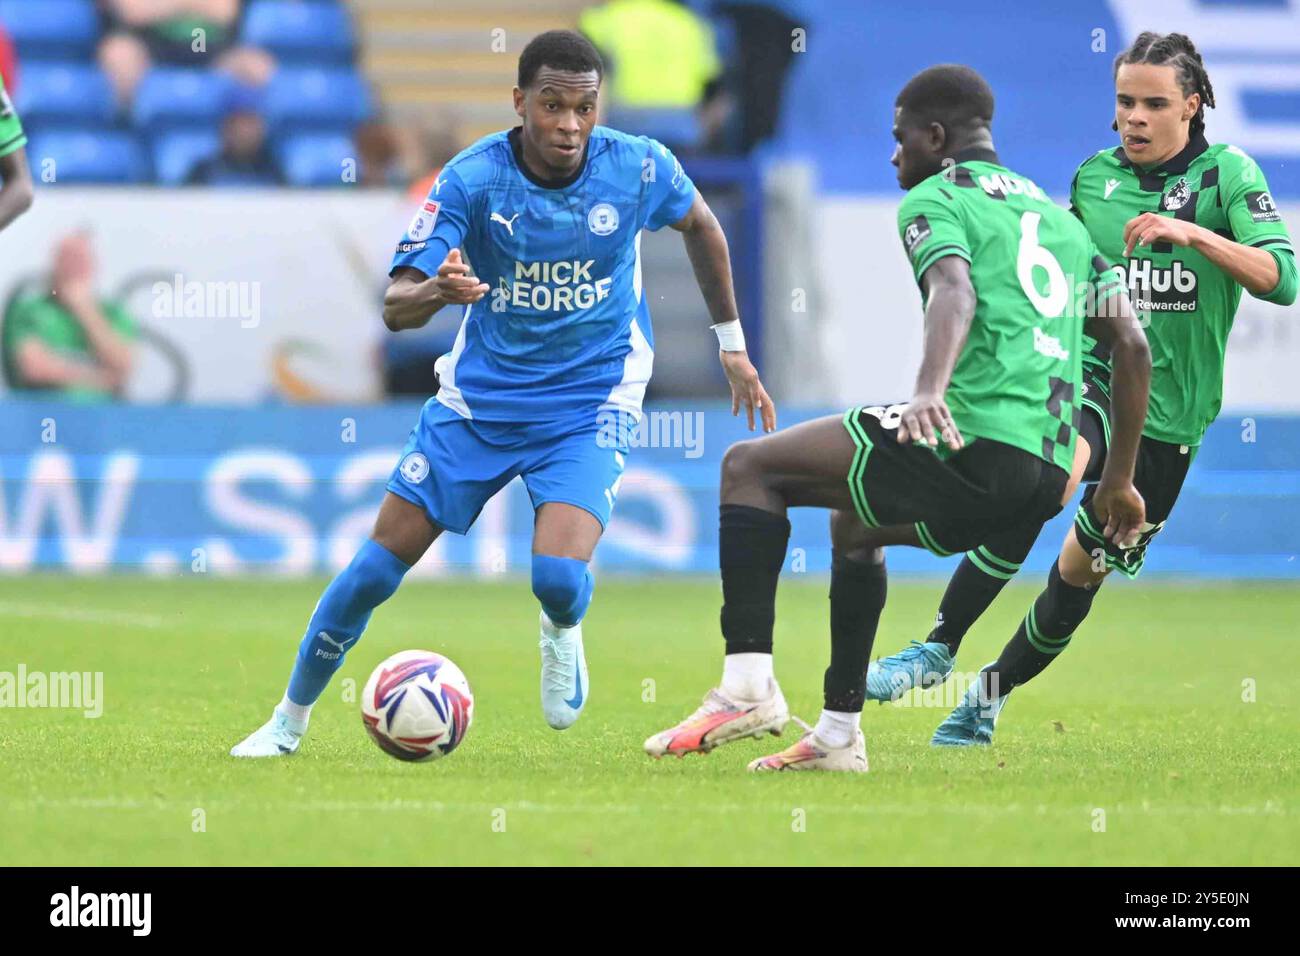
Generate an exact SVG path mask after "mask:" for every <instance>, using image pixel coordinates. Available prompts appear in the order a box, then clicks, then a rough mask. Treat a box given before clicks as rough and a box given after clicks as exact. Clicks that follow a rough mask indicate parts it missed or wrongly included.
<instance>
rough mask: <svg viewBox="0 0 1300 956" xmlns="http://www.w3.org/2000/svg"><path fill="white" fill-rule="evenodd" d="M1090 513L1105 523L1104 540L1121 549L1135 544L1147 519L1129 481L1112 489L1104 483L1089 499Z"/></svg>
mask: <svg viewBox="0 0 1300 956" xmlns="http://www.w3.org/2000/svg"><path fill="white" fill-rule="evenodd" d="M1092 510H1093V511H1094V512H1096V514H1097V517H1098V518H1100V519H1101V520H1102V521H1104V522H1106V529H1105V530H1104V531H1103V532H1102V533H1101V534H1102V537H1103V538H1105V539H1106V540H1107V541H1110V542H1112V543H1114V544H1116V545H1118V546H1119V547H1121V548H1131V547H1133V546H1134V545H1135V544H1137V542H1138V537H1139V536H1140V535H1141V534H1142V525H1143V523H1145V522H1146V520H1147V504H1146V502H1145V501H1143V500H1142V495H1141V493H1140V492H1139V491H1138V490H1137V489H1136V488H1134V487H1133V483H1132V482H1131V481H1130V482H1125V483H1123V484H1117V485H1114V486H1111V485H1108V484H1107V482H1106V481H1105V480H1103V481H1102V482H1101V484H1099V485H1097V490H1096V492H1094V494H1093V496H1092Z"/></svg>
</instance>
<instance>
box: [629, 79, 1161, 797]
mask: <svg viewBox="0 0 1300 956" xmlns="http://www.w3.org/2000/svg"><path fill="white" fill-rule="evenodd" d="M896 107H897V108H896V115H895V124H894V134H895V136H896V138H897V139H898V144H899V145H898V148H897V149H896V151H895V154H894V160H893V162H894V164H895V165H896V166H897V167H898V179H899V183H900V185H901V186H902V187H903V188H904V189H907V190H909V192H908V195H907V198H906V199H905V200H904V201H903V204H902V206H901V207H900V209H899V214H898V215H899V219H898V224H899V234H900V237H901V239H902V241H903V245H904V247H905V249H906V251H907V254H908V256H909V258H910V259H911V263H912V269H913V272H914V274H915V276H916V279H917V282H918V284H919V285H920V287H921V291H922V293H923V296H924V304H925V347H924V356H923V358H922V362H921V369H920V372H919V373H918V375H917V384H916V392H915V396H914V397H913V399H912V400H911V401H910V402H909V403H907V404H900V405H891V406H887V407H886V406H875V407H870V408H854V409H850V410H849V411H848V412H847V413H846V414H845V415H843V416H842V417H841V416H831V417H828V418H823V419H819V420H816V421H812V422H807V423H805V424H802V425H799V426H796V427H795V428H791V429H789V430H788V431H785V432H781V433H778V434H775V435H770V436H767V437H764V438H760V439H757V440H754V441H746V442H741V443H739V444H737V445H734V446H732V448H730V449H729V450H728V452H727V454H726V456H725V458H724V459H723V464H722V489H721V492H722V494H721V497H722V506H721V521H720V539H719V556H720V563H721V567H722V590H723V601H724V605H723V608H722V632H723V636H724V638H725V639H726V651H727V656H726V659H725V663H724V669H723V680H722V685H721V686H720V687H719V688H716V689H715V690H712V691H710V692H709V694H708V695H707V696H706V697H705V701H704V705H703V706H702V707H701V708H700V709H699V710H698V711H696V713H695V714H693V715H692V716H691V717H689V718H687V719H686V720H685V721H683V722H682V723H681V724H678V725H677V726H675V727H673V728H670V729H669V730H666V731H663V732H662V733H660V734H656V735H655V736H654V737H651V738H650V739H649V740H648V741H646V745H645V746H646V750H647V751H648V752H649V753H651V754H652V755H655V756H661V755H663V754H667V753H675V754H683V753H686V752H689V751H694V750H709V749H712V747H714V746H717V745H718V744H720V743H725V742H727V741H729V740H734V739H737V738H739V737H743V736H757V735H759V734H762V733H765V732H769V731H770V732H773V733H776V732H779V731H780V729H781V728H782V727H783V726H784V724H785V723H786V722H787V721H788V720H789V719H790V718H789V710H788V708H787V707H786V705H785V700H784V698H783V696H782V695H781V691H780V688H779V687H778V686H777V684H776V681H775V679H774V678H773V675H772V630H773V620H774V607H775V599H776V587H777V578H778V576H779V574H780V570H781V566H782V564H783V563H784V560H785V551H786V544H787V540H788V538H789V533H790V523H789V521H788V520H787V518H786V510H787V509H788V508H791V507H821V508H831V509H834V513H833V514H832V517H831V537H832V546H833V562H832V571H831V661H830V667H829V669H828V670H827V671H826V678H825V685H824V693H825V707H824V709H823V711H822V714H821V719H820V720H819V721H818V723H817V727H816V728H815V729H811V730H810V731H809V732H808V733H807V734H805V735H804V736H803V738H802V739H801V740H799V741H798V742H797V743H795V744H794V745H793V746H791V747H789V748H787V749H786V750H784V751H782V752H780V753H777V754H773V755H771V756H769V757H764V758H761V759H759V760H756V761H754V762H753V763H751V764H750V769H751V770H784V769H796V770H846V771H863V770H866V769H867V760H866V749H865V743H864V741H863V737H862V732H861V730H860V728H859V727H858V724H859V721H860V717H861V710H862V704H863V700H864V696H865V695H864V685H865V679H866V672H867V663H868V661H869V660H870V654H871V644H872V641H873V639H874V637H875V631H876V624H877V621H878V620H879V617H880V612H881V610H882V609H883V607H884V603H885V567H884V551H883V548H884V547H885V546H887V545H895V544H906V545H912V546H915V547H926V548H929V549H930V550H932V551H935V552H937V553H940V554H951V553H953V552H955V551H960V550H964V549H966V548H970V547H974V546H976V545H977V544H979V543H980V542H981V541H984V540H986V539H987V538H988V537H989V536H990V535H991V534H992V533H993V532H995V531H997V530H999V529H1001V528H1004V527H1006V526H1008V525H1013V524H1018V523H1020V522H1021V521H1023V520H1024V519H1025V518H1033V519H1036V520H1038V521H1043V520H1046V519H1047V518H1049V517H1051V516H1052V515H1054V514H1056V513H1057V512H1058V511H1060V509H1061V505H1062V503H1063V499H1064V497H1065V493H1066V489H1067V485H1068V483H1069V475H1070V469H1071V467H1072V464H1073V460H1074V446H1075V437H1076V433H1077V428H1078V422H1079V407H1080V393H1081V385H1082V381H1081V372H1080V367H1081V354H1080V353H1081V346H1082V343H1083V325H1084V322H1085V318H1086V319H1087V320H1088V321H1089V328H1090V330H1092V331H1093V332H1094V334H1096V335H1097V336H1099V337H1100V338H1102V339H1103V340H1105V341H1108V342H1110V343H1111V345H1112V347H1113V348H1114V350H1115V394H1114V397H1115V405H1116V410H1117V411H1116V415H1115V435H1114V442H1115V446H1114V449H1113V450H1112V453H1111V455H1110V458H1109V461H1108V462H1107V466H1106V470H1105V472H1104V473H1103V474H1102V476H1101V484H1100V486H1099V487H1098V490H1097V494H1096V495H1095V497H1094V506H1095V508H1096V511H1097V513H1098V514H1099V516H1100V519H1099V520H1100V521H1101V525H1102V528H1103V531H1104V533H1105V535H1106V536H1107V537H1108V538H1113V539H1114V540H1116V541H1121V540H1125V539H1129V538H1132V537H1134V536H1135V535H1136V534H1137V531H1138V528H1139V527H1140V526H1141V523H1142V520H1143V507H1142V499H1141V497H1140V496H1139V495H1138V494H1137V492H1136V491H1135V490H1134V488H1133V485H1132V471H1133V464H1134V456H1135V454H1136V452H1137V447H1138V439H1139V436H1140V432H1141V427H1142V421H1143V418H1144V415H1145V411H1146V400H1147V376H1148V374H1149V371H1150V364H1149V358H1148V353H1147V347H1146V340H1145V338H1144V337H1143V335H1142V330H1141V328H1140V327H1139V325H1138V323H1137V321H1136V319H1135V318H1134V316H1133V315H1132V314H1131V313H1130V311H1129V309H1128V304H1127V299H1126V297H1125V296H1124V294H1123V293H1124V286H1123V282H1122V279H1121V277H1120V276H1118V274H1117V271H1114V270H1108V269H1107V267H1106V264H1105V262H1104V261H1103V260H1102V259H1101V257H1100V256H1099V255H1098V254H1097V250H1096V249H1095V248H1094V246H1093V243H1092V240H1091V239H1089V238H1088V234H1087V230H1085V229H1084V228H1083V226H1082V225H1081V224H1080V223H1079V221H1078V220H1077V219H1075V218H1074V217H1073V216H1071V215H1069V213H1067V212H1066V211H1065V210H1063V209H1061V208H1060V207H1058V206H1056V205H1055V204H1054V203H1052V202H1051V200H1049V199H1048V197H1047V196H1046V195H1044V194H1043V192H1042V190H1041V189H1039V188H1038V186H1036V185H1035V184H1034V183H1033V182H1031V181H1030V180H1028V179H1026V178H1025V177H1023V176H1020V175H1018V174H1016V173H1014V172H1012V171H1011V170H1009V169H1008V168H1007V167H1005V166H1003V165H1002V163H1001V162H1000V161H999V159H998V156H997V154H996V153H995V152H994V151H993V140H992V136H991V133H990V130H989V125H990V122H991V120H992V116H993V94H992V92H991V91H990V90H989V88H988V85H987V84H986V83H985V82H984V80H983V79H982V78H981V77H980V76H979V75H978V74H977V73H975V72H974V71H973V70H971V69H969V68H968V67H962V66H939V67H932V68H931V69H929V70H925V71H924V72H922V73H920V74H918V75H917V76H916V77H914V78H913V79H912V80H911V81H910V82H909V83H908V84H907V86H906V87H905V88H904V89H903V91H902V93H900V94H899V97H898V100H897V103H896ZM873 320H874V321H890V320H891V319H890V318H889V317H873Z"/></svg>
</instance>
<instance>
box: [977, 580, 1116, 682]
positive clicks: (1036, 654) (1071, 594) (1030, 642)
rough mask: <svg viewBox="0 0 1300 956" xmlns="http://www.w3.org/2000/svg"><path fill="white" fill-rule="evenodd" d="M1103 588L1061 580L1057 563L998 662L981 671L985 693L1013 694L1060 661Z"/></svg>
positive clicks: (1096, 585) (1003, 649) (1098, 585)
mask: <svg viewBox="0 0 1300 956" xmlns="http://www.w3.org/2000/svg"><path fill="white" fill-rule="evenodd" d="M1100 588H1101V585H1100V584H1095V585H1093V586H1091V587H1075V586H1074V585H1072V584H1067V583H1066V582H1065V581H1063V580H1062V579H1061V567H1060V564H1059V563H1053V564H1052V570H1051V571H1050V572H1049V573H1048V575H1047V588H1046V590H1044V591H1043V593H1042V594H1040V595H1038V600H1036V601H1035V602H1034V605H1033V607H1031V608H1030V609H1029V613H1028V614H1026V615H1025V619H1024V620H1023V621H1021V622H1020V627H1019V628H1017V629H1016V633H1015V636H1014V637H1012V638H1011V640H1010V641H1008V642H1007V646H1006V647H1004V648H1002V653H1001V655H999V657H998V659H997V661H996V662H994V663H993V664H991V665H990V666H988V667H986V668H985V669H984V670H983V671H981V672H980V673H981V675H982V676H983V680H984V693H985V695H986V696H987V697H989V698H990V699H993V698H996V697H999V696H1001V695H1003V694H1006V693H1009V692H1010V691H1011V690H1012V688H1014V687H1018V686H1019V685H1021V684H1023V683H1025V682H1026V681H1028V680H1030V679H1031V678H1033V677H1036V676H1038V674H1039V673H1040V672H1041V671H1042V670H1043V669H1044V668H1045V667H1047V665H1048V664H1050V663H1052V661H1054V660H1056V658H1057V657H1058V656H1059V655H1060V653H1061V651H1063V650H1065V649H1066V647H1068V646H1069V644H1070V637H1071V635H1073V634H1074V632H1075V631H1076V630H1077V629H1078V627H1079V625H1080V624H1082V623H1083V619H1084V618H1085V617H1087V616H1088V611H1089V609H1090V608H1091V607H1092V600H1093V598H1095V597H1096V596H1097V591H1098V590H1100Z"/></svg>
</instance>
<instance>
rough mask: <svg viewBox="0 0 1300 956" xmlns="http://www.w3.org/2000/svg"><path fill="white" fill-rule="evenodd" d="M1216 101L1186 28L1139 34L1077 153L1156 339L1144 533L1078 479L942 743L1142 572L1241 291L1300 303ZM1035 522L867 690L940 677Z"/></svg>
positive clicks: (886, 663)
mask: <svg viewBox="0 0 1300 956" xmlns="http://www.w3.org/2000/svg"><path fill="white" fill-rule="evenodd" d="M1213 105H1214V91H1213V88H1212V87H1211V85H1210V79H1209V76H1208V75H1207V74H1206V71H1205V66H1204V64H1203V63H1202V61H1201V57H1200V55H1199V54H1198V53H1197V52H1196V47H1195V46H1194V45H1193V43H1192V41H1191V40H1190V39H1188V38H1187V37H1186V36H1184V35H1182V34H1178V33H1171V34H1167V35H1161V34H1157V33H1143V34H1142V35H1140V36H1139V37H1138V38H1137V39H1136V40H1135V41H1134V43H1133V45H1132V46H1131V47H1130V48H1129V49H1128V50H1125V51H1124V52H1123V53H1121V54H1120V55H1119V56H1118V57H1117V58H1116V61H1115V123H1114V129H1115V130H1116V132H1118V133H1119V134H1120V146H1119V147H1118V148H1116V147H1108V148H1106V149H1104V150H1102V151H1100V152H1099V153H1097V154H1096V155H1094V156H1093V157H1091V158H1090V159H1088V160H1087V161H1086V162H1084V163H1083V165H1082V166H1080V167H1079V170H1078V172H1077V173H1076V174H1075V177H1074V182H1073V185H1072V186H1071V190H1070V202H1071V211H1072V212H1074V214H1075V215H1076V216H1078V217H1079V219H1080V221H1082V222H1083V224H1084V225H1085V226H1086V227H1087V229H1088V231H1089V233H1090V234H1091V236H1092V238H1093V240H1094V241H1095V242H1096V244H1097V246H1098V248H1099V249H1100V250H1101V251H1102V253H1103V255H1105V256H1106V257H1107V259H1108V260H1109V261H1111V262H1118V263H1122V264H1123V265H1124V267H1125V269H1126V273H1127V280H1128V285H1129V288H1130V294H1131V296H1132V299H1133V305H1134V308H1135V310H1136V312H1137V313H1138V315H1139V316H1140V317H1141V318H1142V321H1143V325H1144V326H1146V328H1147V337H1148V339H1149V341H1150V344H1151V351H1152V365H1153V368H1152V373H1151V401H1150V411H1149V413H1148V416H1147V421H1146V425H1145V427H1144V429H1143V436H1142V443H1141V448H1140V449H1139V452H1138V459H1137V470H1136V475H1135V483H1136V485H1137V488H1138V491H1139V492H1140V493H1141V494H1142V496H1143V498H1144V499H1145V502H1146V507H1147V518H1146V522H1145V523H1144V524H1143V526H1142V533H1141V536H1140V538H1139V540H1138V542H1137V544H1136V546H1134V547H1131V548H1118V547H1115V546H1114V545H1113V544H1111V543H1109V542H1108V541H1106V540H1105V537H1106V536H1105V534H1104V528H1102V526H1101V521H1102V518H1101V516H1100V513H1099V512H1098V510H1097V508H1096V496H1095V494H1093V493H1092V492H1091V491H1089V492H1085V494H1084V498H1083V502H1082V504H1081V506H1080V507H1079V510H1078V513H1077V514H1076V516H1075V521H1074V526H1073V528H1072V529H1071V530H1070V532H1069V533H1068V534H1067V535H1066V539H1065V542H1064V544H1063V545H1062V548H1061V552H1060V556H1059V558H1058V559H1057V561H1056V563H1055V564H1054V565H1053V567H1052V569H1051V571H1050V573H1049V575H1048V581H1047V587H1046V589H1045V590H1044V591H1043V592H1042V594H1040V595H1039V597H1038V599H1037V600H1036V601H1035V602H1034V604H1033V606H1032V607H1031V608H1030V609H1029V613H1028V614H1027V615H1026V616H1025V618H1024V620H1023V621H1022V622H1021V624H1020V627H1019V628H1018V630H1017V631H1016V633H1015V635H1014V636H1013V637H1012V639H1011V640H1010V642H1009V643H1008V644H1007V645H1006V647H1005V648H1003V650H1002V653H1001V655H1000V656H999V658H998V660H997V661H995V662H994V663H993V664H991V665H989V666H987V667H986V668H985V669H984V670H983V671H982V672H981V677H980V680H979V681H978V682H977V684H978V686H976V687H972V688H971V689H970V690H969V691H968V693H967V697H966V699H964V700H963V702H962V704H960V705H959V706H958V707H957V708H956V709H955V710H954V711H953V712H952V714H951V715H950V716H949V717H948V719H947V720H945V721H944V722H943V724H941V725H940V727H939V728H938V730H937V731H936V732H935V734H934V737H933V739H932V741H931V742H932V743H934V744H935V745H937V746H965V745H969V744H987V743H989V742H990V741H991V740H992V735H993V730H994V727H995V725H996V720H997V715H998V713H999V712H1000V711H1001V709H1002V705H1003V704H1004V703H1005V701H1006V699H1007V696H1006V695H1007V694H1009V693H1010V691H1011V690H1012V689H1013V688H1014V687H1017V686H1019V685H1021V684H1023V683H1025V682H1026V681H1028V680H1030V679H1031V678H1032V677H1034V676H1035V675H1037V674H1038V673H1040V672H1041V671H1042V670H1043V669H1044V668H1045V667H1047V665H1049V664H1050V663H1051V662H1052V661H1053V660H1055V659H1056V658H1057V657H1058V656H1059V655H1060V653H1061V651H1063V650H1065V648H1066V647H1067V646H1068V645H1069V643H1070V639H1071V637H1072V636H1073V634H1074V632H1075V631H1076V630H1077V629H1078V627H1079V626H1080V625H1081V624H1082V623H1083V620H1084V618H1085V617H1086V616H1087V614H1088V611H1089V609H1090V607H1091V605H1092V601H1093V599H1094V598H1095V597H1096V595H1097V590H1098V588H1099V587H1100V586H1101V583H1102V581H1103V580H1105V578H1106V576H1107V575H1108V574H1109V573H1110V572H1111V571H1113V570H1119V571H1120V572H1121V573H1122V574H1124V575H1126V576H1128V577H1130V578H1132V577H1136V576H1137V574H1138V572H1139V571H1140V570H1141V568H1142V565H1143V562H1144V560H1145V556H1146V549H1147V547H1148V546H1149V544H1150V543H1151V540H1152V539H1153V538H1154V537H1155V536H1156V534H1158V533H1159V532H1160V530H1161V528H1163V527H1164V525H1165V522H1166V520H1167V519H1168V518H1169V516H1170V513H1171V511H1172V510H1173V507H1174V503H1175V501H1177V499H1178V494H1179V492H1180V490H1181V489H1182V485H1183V480H1184V478H1185V477H1186V475H1187V471H1188V468H1189V467H1190V465H1191V463H1192V460H1193V459H1194V458H1195V456H1196V450H1197V448H1198V446H1199V445H1200V444H1201V439H1202V436H1203V435H1204V433H1205V429H1206V428H1207V427H1208V426H1209V424H1210V423H1211V422H1212V421H1214V419H1215V417H1216V416H1217V415H1218V413H1219V407H1220V405H1221V403H1222V397H1223V364H1224V349H1225V345H1226V342H1227V338H1228V333H1229V331H1230V330H1231V328H1232V321H1233V317H1234V315H1235V313H1236V311H1237V306H1238V304H1239V303H1240V301H1241V293H1242V290H1243V289H1244V290H1246V291H1247V292H1249V293H1250V294H1251V295H1253V296H1255V297H1256V298H1259V299H1263V300H1265V301H1267V302H1273V303H1277V304H1279V305H1290V304H1291V303H1293V302H1294V301H1295V298H1296V284H1297V280H1296V265H1295V254H1294V251H1293V249H1292V246H1291V241H1290V238H1289V237H1288V235H1287V231H1286V227H1285V226H1284V225H1283V224H1282V220H1281V216H1280V215H1279V214H1278V211H1277V207H1276V205H1275V204H1274V202H1273V199H1272V197H1271V196H1270V195H1269V191H1268V184H1267V182H1266V181H1265V179H1264V174H1263V173H1262V172H1261V171H1260V169H1259V166H1258V165H1256V164H1255V162H1254V161H1253V160H1252V159H1251V158H1250V157H1249V156H1247V155H1246V154H1245V153H1243V152H1242V151H1241V150H1239V149H1237V148H1236V147H1234V146H1227V145H1223V144H1215V145H1210V144H1209V143H1208V142H1207V140H1206V138H1205V108H1206V107H1207V106H1211V107H1212V106H1213ZM1085 362H1086V363H1089V364H1086V365H1085V384H1086V385H1087V386H1088V392H1089V396H1087V397H1088V398H1091V399H1092V400H1093V410H1094V412H1095V413H1096V414H1097V416H1098V417H1100V418H1101V419H1102V421H1103V423H1104V421H1105V414H1106V413H1105V408H1106V405H1107V403H1108V402H1109V399H1110V392H1109V366H1108V356H1107V355H1106V352H1105V349H1104V347H1103V346H1099V347H1097V348H1096V349H1094V350H1092V351H1091V353H1090V354H1089V355H1087V356H1085ZM1100 439H1101V440H1100V441H1097V440H1096V439H1095V438H1094V440H1093V443H1092V444H1093V446H1094V447H1093V449H1092V452H1093V453H1092V460H1091V462H1090V464H1089V466H1088V468H1087V475H1088V476H1091V475H1093V474H1095V473H1096V472H1097V469H1098V467H1099V463H1100V461H1104V459H1105V457H1106V447H1105V444H1106V443H1105V431H1104V430H1103V432H1102V434H1101V435H1100ZM1086 480H1090V479H1086ZM1039 530H1040V528H1039V527H1036V526H1035V525H1034V523H1033V522H1029V523H1027V524H1024V525H1022V526H1021V527H1019V528H1012V529H1007V530H1006V531H1004V532H1002V533H1000V534H999V535H996V536H994V537H993V538H991V539H989V540H988V541H986V542H984V543H983V544H982V545H981V546H980V547H979V548H977V549H974V550H972V551H970V552H967V554H966V556H965V558H964V559H963V561H962V563H961V566H960V567H959V568H958V569H957V571H956V573H955V574H954V575H953V578H952V580H951V582H950V583H949V585H948V589H947V591H946V592H945V594H944V597H943V602H942V604H941V605H940V608H939V614H938V616H937V618H936V623H935V626H934V629H933V630H932V631H931V632H930V634H929V636H928V637H927V638H926V640H925V641H924V642H920V641H914V642H913V643H912V645H911V646H910V647H908V648H906V649H904V650H903V651H900V652H899V653H897V654H895V655H893V656H891V657H887V658H884V659H883V660H880V661H877V662H875V663H873V664H872V665H871V668H870V670H869V671H868V676H867V696H868V698H870V699H876V700H887V699H890V698H891V697H898V696H899V695H901V694H902V693H904V692H906V691H907V690H909V689H911V688H912V687H914V686H922V687H929V686H933V685H934V684H937V683H940V682H942V681H943V680H946V679H947V677H948V675H949V674H950V673H951V672H952V668H953V657H954V656H955V654H956V652H957V648H958V646H959V645H960V643H961V640H962V638H963V637H964V636H965V634H966V632H967V630H968V629H969V628H970V626H971V625H972V624H973V623H974V622H975V620H976V619H977V618H978V617H979V616H980V614H982V613H983V612H984V610H985V609H986V608H987V607H988V606H989V605H990V604H991V603H992V602H993V599H994V598H995V597H996V596H997V594H998V592H999V591H1001V589H1002V587H1003V586H1004V585H1005V584H1006V582H1007V581H1009V580H1010V579H1011V578H1012V577H1013V576H1014V575H1015V573H1016V571H1017V570H1018V569H1019V567H1020V564H1021V562H1022V561H1024V559H1025V557H1026V555H1028V553H1029V549H1030V547H1031V546H1032V545H1033V542H1034V539H1035V538H1036V537H1037V536H1038V532H1039Z"/></svg>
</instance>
